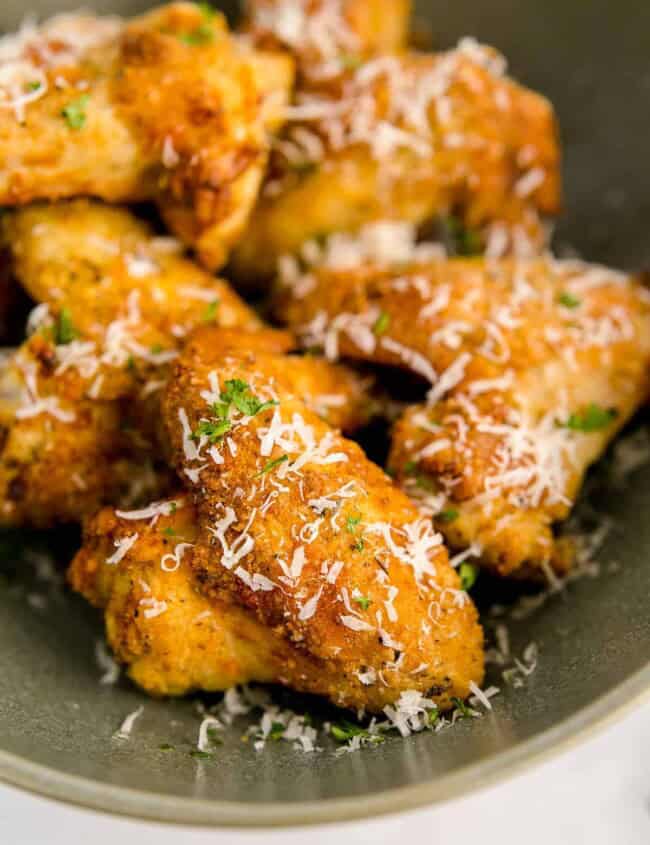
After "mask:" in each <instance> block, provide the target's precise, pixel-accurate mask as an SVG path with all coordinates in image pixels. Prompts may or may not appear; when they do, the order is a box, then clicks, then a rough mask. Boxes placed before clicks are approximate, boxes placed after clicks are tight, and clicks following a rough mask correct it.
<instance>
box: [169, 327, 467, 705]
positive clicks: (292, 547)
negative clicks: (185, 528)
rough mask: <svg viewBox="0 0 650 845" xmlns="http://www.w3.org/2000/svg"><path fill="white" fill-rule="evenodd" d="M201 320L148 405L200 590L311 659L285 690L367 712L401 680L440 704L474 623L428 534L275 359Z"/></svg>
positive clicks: (462, 665)
mask: <svg viewBox="0 0 650 845" xmlns="http://www.w3.org/2000/svg"><path fill="white" fill-rule="evenodd" d="M208 332H209V330H204V337H203V338H202V340H201V342H200V343H196V344H195V343H193V341H192V340H190V341H189V343H188V345H187V346H186V348H185V350H184V352H183V354H182V356H181V358H180V359H179V361H178V362H177V364H176V365H175V369H174V376H173V378H172V380H171V381H170V383H169V387H168V389H167V391H166V394H165V398H164V402H163V414H164V418H165V423H166V425H167V427H168V431H169V436H170V439H171V445H172V452H173V462H174V464H175V466H176V469H177V471H178V472H179V475H180V476H181V478H182V479H183V481H184V482H185V483H186V484H187V486H188V488H189V489H190V491H191V493H192V495H193V498H194V500H195V503H196V506H197V515H198V528H199V530H198V535H197V544H196V546H195V547H194V548H193V550H192V556H191V566H192V571H193V577H194V579H195V582H196V583H197V584H198V585H199V589H200V590H201V592H202V594H203V595H204V596H206V597H207V598H208V599H211V598H218V597H219V596H222V595H226V596H228V597H229V600H232V601H233V602H234V603H237V604H239V605H241V606H242V607H245V608H247V609H248V611H249V612H250V613H251V615H252V616H253V617H254V618H256V619H257V620H259V621H260V622H261V623H262V624H263V625H264V626H266V627H267V628H269V629H272V630H273V631H274V632H275V633H276V634H277V635H278V636H280V637H281V638H282V639H283V640H284V641H285V642H286V643H288V644H291V645H292V647H294V648H295V649H296V650H297V651H298V652H299V653H300V654H302V655H303V656H305V657H306V658H307V659H308V660H309V661H310V662H312V663H313V664H314V666H316V667H317V671H315V672H314V673H312V674H308V675H307V674H303V673H301V672H300V671H294V670H293V667H291V666H289V667H287V668H286V672H285V676H284V678H282V679H281V680H282V682H283V683H287V684H288V685H289V686H292V687H293V688H295V689H299V690H304V691H310V692H315V693H319V694H322V695H326V696H328V697H329V698H330V699H331V700H333V701H334V702H336V703H338V704H341V705H345V706H351V707H366V708H368V709H369V710H372V711H375V710H380V709H381V708H382V707H383V706H384V705H385V704H387V703H390V702H393V701H395V700H396V699H397V698H398V697H399V695H400V693H401V692H402V691H404V690H408V689H415V690H418V691H420V692H426V693H427V695H429V696H431V697H433V698H434V699H435V700H436V701H437V703H438V704H439V705H440V706H442V707H447V706H450V704H451V698H452V697H453V696H464V695H465V694H466V693H467V691H468V688H469V683H470V681H475V682H480V680H481V677H482V671H483V670H482V650H481V643H482V635H481V629H480V627H479V625H478V622H477V615H476V611H475V609H474V607H473V605H472V602H471V600H470V598H469V596H468V595H467V594H466V593H464V592H463V591H462V590H461V589H460V588H459V587H460V584H459V579H458V576H457V574H456V573H455V571H454V570H453V569H452V568H451V566H450V565H449V562H448V559H447V554H446V551H445V548H444V546H443V545H442V542H441V538H440V535H437V534H435V533H434V532H433V530H432V527H431V522H430V520H429V519H427V518H422V517H421V516H420V514H419V512H418V510H417V509H416V508H415V507H414V506H413V505H412V504H411V503H410V501H409V500H408V498H407V497H406V496H405V495H404V494H403V493H402V492H401V491H399V490H398V489H396V488H395V487H393V485H392V484H391V482H390V480H389V479H388V478H387V476H385V475H384V473H383V472H382V471H381V470H380V469H379V468H378V467H376V466H375V465H374V464H372V463H371V462H370V461H368V459H367V458H366V457H365V455H364V454H363V452H362V451H361V450H360V448H359V447H358V446H357V445H356V444H354V443H352V442H351V441H349V440H346V439H345V438H344V437H343V436H342V435H340V434H339V433H338V432H337V431H335V430H334V429H332V428H331V427H330V426H329V425H328V424H327V423H325V422H324V421H323V420H322V419H321V418H320V417H318V416H317V415H316V414H315V413H314V412H313V411H311V410H310V409H309V408H308V406H307V405H306V403H305V402H304V401H303V399H302V398H301V397H300V395H298V394H297V393H296V392H295V391H294V389H293V386H292V384H291V376H290V372H291V367H292V359H291V358H290V357H287V356H285V355H278V354H275V353H269V352H264V351H260V350H259V349H256V348H254V347H253V348H252V347H251V344H250V342H249V339H248V338H247V337H246V336H245V335H244V334H243V333H240V334H239V335H238V336H237V337H235V336H234V335H233V334H232V333H224V334H222V333H220V332H219V331H218V330H215V331H211V332H209V334H210V337H209V340H208V339H207V337H206V336H207V334H208ZM206 349H209V350H210V353H209V354H207V355H206V353H205V350H206Z"/></svg>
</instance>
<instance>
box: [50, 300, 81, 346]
mask: <svg viewBox="0 0 650 845" xmlns="http://www.w3.org/2000/svg"><path fill="white" fill-rule="evenodd" d="M78 336H79V332H78V331H77V330H76V328H75V326H74V323H73V322H72V317H71V316H70V312H69V311H68V309H67V308H62V309H61V312H60V314H59V316H58V317H57V319H56V323H55V324H54V342H55V343H56V345H57V346H59V345H65V344H68V343H72V341H73V340H74V339H75V338H77V337H78Z"/></svg>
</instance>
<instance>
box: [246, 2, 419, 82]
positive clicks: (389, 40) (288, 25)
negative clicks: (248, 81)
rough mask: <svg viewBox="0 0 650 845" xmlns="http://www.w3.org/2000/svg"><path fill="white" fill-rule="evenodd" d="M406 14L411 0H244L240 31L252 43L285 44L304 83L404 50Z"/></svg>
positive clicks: (406, 30) (407, 27) (406, 37)
mask: <svg viewBox="0 0 650 845" xmlns="http://www.w3.org/2000/svg"><path fill="white" fill-rule="evenodd" d="M410 16H411V0H289V2H287V0H248V2H247V4H246V17H245V20H244V25H243V31H244V32H245V33H247V34H248V35H250V36H251V38H252V39H253V42H254V44H255V45H256V46H259V47H270V48H274V49H277V48H282V49H285V50H289V51H290V52H291V53H292V55H293V56H294V57H295V59H296V65H297V70H298V84H299V85H300V86H301V87H304V86H306V85H317V84H318V83H319V82H322V81H323V80H327V79H330V78H331V77H333V76H337V75H338V74H340V73H342V72H343V71H345V70H348V69H349V68H350V67H355V66H357V65H359V64H361V63H362V62H363V61H364V60H367V59H369V58H371V57H372V56H375V55H378V54H381V53H393V52H397V51H398V50H403V49H404V48H405V47H406V43H407V39H408V33H409V22H410Z"/></svg>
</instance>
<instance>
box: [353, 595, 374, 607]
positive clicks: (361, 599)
mask: <svg viewBox="0 0 650 845" xmlns="http://www.w3.org/2000/svg"><path fill="white" fill-rule="evenodd" d="M354 601H356V603H357V604H358V605H359V607H360V608H361V610H368V608H369V607H370V605H371V604H372V599H369V598H368V597H367V596H355V597H354Z"/></svg>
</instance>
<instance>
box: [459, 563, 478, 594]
mask: <svg viewBox="0 0 650 845" xmlns="http://www.w3.org/2000/svg"><path fill="white" fill-rule="evenodd" d="M478 572H479V570H478V566H477V565H476V564H475V563H468V562H467V561H464V562H463V563H461V565H460V566H459V568H458V574H459V576H460V586H461V589H463V590H465V592H467V591H468V590H471V589H472V587H473V586H474V584H475V583H476V579H477V578H478Z"/></svg>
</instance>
